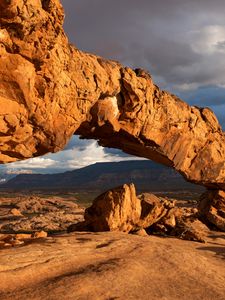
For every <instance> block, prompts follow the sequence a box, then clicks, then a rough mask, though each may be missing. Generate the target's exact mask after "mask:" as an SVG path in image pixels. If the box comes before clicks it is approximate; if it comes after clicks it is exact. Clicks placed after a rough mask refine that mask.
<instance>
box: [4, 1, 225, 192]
mask: <svg viewBox="0 0 225 300" xmlns="http://www.w3.org/2000/svg"><path fill="white" fill-rule="evenodd" d="M63 18H64V14H63V10H62V7H61V5H60V2H59V0H49V1H40V0H28V1H22V0H20V1H17V0H11V1H6V0H0V25H1V29H0V45H1V47H0V57H1V60H0V162H2V163H5V162H10V161H15V160H17V159H25V158H29V157H32V156H38V155H42V154H44V153H47V152H55V151H58V150H60V149H62V148H63V147H64V146H65V145H66V143H67V142H68V140H69V139H70V137H71V135H72V134H79V135H81V136H82V137H84V138H95V139H98V141H99V143H100V144H101V145H103V146H106V147H114V148H120V149H122V150H123V151H125V152H127V153H130V154H133V155H136V156H142V157H146V158H149V159H152V160H155V161H157V162H160V163H162V164H165V165H168V166H171V167H174V168H175V169H176V170H178V171H179V172H180V173H181V174H182V175H183V176H184V177H185V178H186V179H187V180H189V181H192V182H195V183H198V184H202V185H205V186H208V187H214V188H220V189H225V135H224V133H223V132H222V129H221V127H220V125H219V123H218V121H217V119H216V117H215V115H214V114H213V112H212V111H211V110H209V109H208V108H197V107H191V106H189V105H187V104H186V103H184V102H182V101H181V100H180V99H178V98H177V97H176V96H174V95H171V94H169V93H167V92H164V91H160V90H159V88H158V87H157V86H156V85H154V83H153V81H152V79H151V77H150V75H149V74H147V73H146V72H145V71H143V70H140V69H137V70H131V69H129V68H125V67H123V66H122V65H121V64H119V63H117V62H113V61H106V60H104V59H102V58H100V57H97V56H94V55H90V54H86V53H82V52H80V51H78V50H77V49H76V48H74V47H73V46H71V45H70V44H69V43H68V40H67V38H66V36H65V34H64V32H63V28H62V24H63Z"/></svg>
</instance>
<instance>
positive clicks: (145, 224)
mask: <svg viewBox="0 0 225 300" xmlns="http://www.w3.org/2000/svg"><path fill="white" fill-rule="evenodd" d="M198 217H199V216H198V209H197V208H193V207H192V208H187V207H178V206H175V201H171V200H168V199H164V198H158V197H156V196H155V195H153V194H148V193H144V194H142V195H140V196H138V197H137V196H136V191H135V187H134V185H133V184H129V185H128V184H124V185H123V186H120V187H117V188H115V189H112V190H109V191H107V192H105V193H103V194H102V195H100V196H98V197H97V198H96V199H95V200H94V201H93V204H92V206H91V207H89V208H87V209H86V210H85V213H84V219H85V221H83V222H79V223H76V224H73V225H70V226H69V227H68V229H67V230H68V232H73V231H92V232H101V231H122V232H127V233H134V234H138V235H145V234H146V231H147V233H148V234H160V235H167V236H168V235H170V236H176V237H179V238H181V239H186V240H192V241H198V242H205V237H206V235H207V234H208V233H209V229H208V228H207V226H206V225H204V224H203V223H202V222H201V221H200V220H199V219H198ZM145 230H146V231H145Z"/></svg>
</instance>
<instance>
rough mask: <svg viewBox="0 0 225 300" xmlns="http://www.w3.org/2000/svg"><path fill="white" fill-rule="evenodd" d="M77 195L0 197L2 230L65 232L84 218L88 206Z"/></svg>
mask: <svg viewBox="0 0 225 300" xmlns="http://www.w3.org/2000/svg"><path fill="white" fill-rule="evenodd" d="M74 200H75V199H74V198H73V197H72V199H71V198H68V199H67V198H65V197H63V198H60V197H54V196H52V197H51V198H47V197H37V196H23V195H21V196H20V197H12V198H10V197H7V198H0V234H1V233H5V234H6V233H14V234H15V233H21V232H22V233H35V232H39V231H42V230H44V231H46V232H49V233H53V232H62V231H65V230H66V229H67V227H68V226H69V225H71V224H74V223H76V222H81V221H83V215H84V209H83V208H81V207H78V205H77V204H76V203H74Z"/></svg>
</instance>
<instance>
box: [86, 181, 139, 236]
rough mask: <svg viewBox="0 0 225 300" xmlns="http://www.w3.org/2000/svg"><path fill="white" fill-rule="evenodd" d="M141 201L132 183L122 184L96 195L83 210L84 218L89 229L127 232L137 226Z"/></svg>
mask: <svg viewBox="0 0 225 300" xmlns="http://www.w3.org/2000/svg"><path fill="white" fill-rule="evenodd" d="M140 215H141V201H140V200H139V199H138V198H137V197H136V191H135V187H134V185H133V184H129V185H128V184H124V185H123V186H120V187H117V188H115V189H113V190H110V191H107V192H105V193H104V194H102V195H100V196H98V197H97V198H96V199H95V200H94V201H93V204H92V206H91V207H89V208H87V209H86V210H85V214H84V219H85V222H86V224H88V227H89V229H90V230H91V231H123V232H129V231H131V230H133V229H134V228H135V227H137V224H138V222H139V220H140Z"/></svg>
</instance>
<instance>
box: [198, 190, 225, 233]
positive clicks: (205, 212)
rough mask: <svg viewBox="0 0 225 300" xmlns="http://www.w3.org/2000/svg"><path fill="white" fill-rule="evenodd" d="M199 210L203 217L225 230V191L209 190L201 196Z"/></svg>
mask: <svg viewBox="0 0 225 300" xmlns="http://www.w3.org/2000/svg"><path fill="white" fill-rule="evenodd" d="M199 210H200V213H201V215H202V217H203V218H204V219H205V220H207V221H208V222H209V223H211V224H213V225H215V226H216V227H217V228H218V229H220V230H222V231H225V192H224V191H220V190H211V191H207V192H206V193H204V194H203V195H202V196H201V199H200V203H199Z"/></svg>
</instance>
